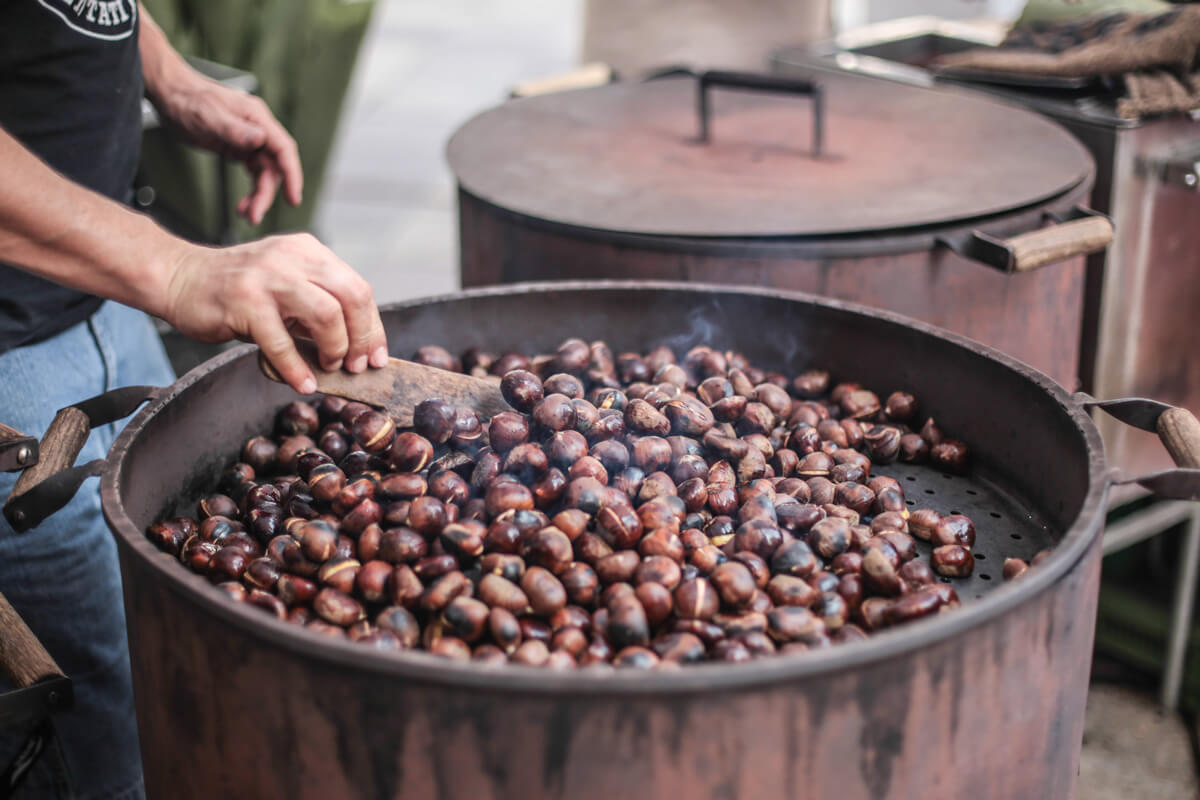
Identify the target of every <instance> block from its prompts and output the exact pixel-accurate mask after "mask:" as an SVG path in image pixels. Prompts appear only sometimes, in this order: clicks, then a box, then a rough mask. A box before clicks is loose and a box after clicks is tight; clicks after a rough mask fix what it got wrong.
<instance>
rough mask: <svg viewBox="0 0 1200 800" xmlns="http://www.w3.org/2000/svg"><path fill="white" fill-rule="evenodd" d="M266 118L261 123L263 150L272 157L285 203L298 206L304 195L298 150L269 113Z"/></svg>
mask: <svg viewBox="0 0 1200 800" xmlns="http://www.w3.org/2000/svg"><path fill="white" fill-rule="evenodd" d="M267 117H268V119H266V120H263V121H262V124H263V128H264V137H263V150H265V151H266V152H267V153H269V154H270V155H271V156H272V159H273V161H274V167H275V168H276V169H278V171H279V174H280V177H281V178H282V179H283V192H284V196H285V197H286V198H287V201H288V202H289V203H291V204H292V205H294V206H298V205H300V201H301V199H303V194H304V170H303V169H302V168H301V166H300V150H299V148H297V147H296V140H295V139H293V138H292V137H291V135H289V134H288V132H287V131H286V130H284V128H283V126H282V125H280V124H279V121H278V120H276V119H275V117H273V116H271V114H270V112H269V111H268V112H267Z"/></svg>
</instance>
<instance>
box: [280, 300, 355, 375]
mask: <svg viewBox="0 0 1200 800" xmlns="http://www.w3.org/2000/svg"><path fill="white" fill-rule="evenodd" d="M281 300H282V302H281V306H282V308H281V309H280V310H281V311H282V312H283V317H284V319H287V320H290V321H291V327H293V328H299V327H302V328H303V329H304V330H307V331H308V333H309V335H310V336H311V337H312V340H313V343H314V344H316V346H317V352H318V353H319V354H320V363H321V368H322V369H324V370H326V371H329V372H332V371H333V370H336V369H339V368H341V366H342V363H343V361H344V360H345V358H346V351H347V350H348V349H349V337H348V334H347V331H346V322H345V319H344V317H343V314H342V306H341V303H339V302H338V300H337V298H335V297H334V296H333V295H331V294H329V292H327V291H325V290H324V289H322V288H321V287H320V286H317V285H315V284H312V283H309V282H307V281H297V282H296V283H295V284H294V285H293V287H292V288H291V290H290V291H288V292H287V293H286V294H284V295H282V297H281Z"/></svg>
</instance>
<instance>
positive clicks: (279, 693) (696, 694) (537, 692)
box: [31, 283, 1197, 800]
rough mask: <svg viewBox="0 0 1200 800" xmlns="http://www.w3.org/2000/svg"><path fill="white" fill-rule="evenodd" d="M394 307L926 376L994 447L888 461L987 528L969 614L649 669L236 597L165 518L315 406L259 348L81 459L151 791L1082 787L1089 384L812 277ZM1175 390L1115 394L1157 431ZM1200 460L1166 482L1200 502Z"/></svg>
mask: <svg viewBox="0 0 1200 800" xmlns="http://www.w3.org/2000/svg"><path fill="white" fill-rule="evenodd" d="M384 319H385V322H386V324H387V327H388V333H389V339H390V342H391V346H392V349H393V352H395V353H398V354H405V355H407V354H408V353H411V352H412V351H413V350H414V349H415V348H416V347H417V346H418V345H421V344H426V343H439V344H442V345H444V346H446V347H448V348H451V349H453V350H462V349H465V348H467V347H470V346H486V347H488V348H489V349H493V350H498V351H503V350H507V349H516V350H523V351H527V352H538V351H544V350H547V349H549V348H552V347H554V346H555V345H556V344H557V343H558V342H559V341H561V340H562V339H563V338H565V337H567V336H581V337H584V338H586V339H595V338H603V339H605V340H607V341H608V342H609V343H610V344H611V346H612V347H613V348H614V349H615V350H617V351H618V352H619V351H621V350H626V349H648V348H649V347H650V346H652V345H654V344H659V343H666V344H669V345H671V346H673V347H675V348H676V349H677V350H679V351H681V352H682V350H683V349H685V348H687V347H690V346H691V345H694V344H697V343H700V342H707V343H709V344H711V345H713V346H716V347H721V348H733V349H737V350H741V351H743V352H744V353H745V354H746V355H747V356H749V357H750V358H751V359H752V360H753V361H754V362H755V363H758V364H761V365H762V366H763V367H766V368H777V369H780V370H792V371H798V370H799V369H801V368H802V367H810V366H816V367H824V368H828V369H831V370H832V371H833V373H834V376H835V378H838V377H852V378H854V379H856V380H860V381H862V382H863V383H864V384H865V385H867V386H872V387H878V388H879V389H880V390H881V391H889V390H891V389H893V388H900V387H903V388H905V389H907V390H909V391H912V392H913V393H915V394H916V395H917V397H918V398H920V401H921V402H922V404H923V409H924V410H925V411H926V412H927V413H929V414H932V415H933V416H935V417H936V418H937V419H938V421H939V423H940V424H941V425H942V426H943V427H944V429H946V430H947V431H953V432H954V434H955V435H957V436H961V437H962V438H963V439H965V440H966V441H968V442H969V443H970V444H971V447H972V448H973V454H974V456H973V465H972V468H971V472H970V474H969V476H968V477H952V476H949V475H945V474H942V473H940V472H938V471H936V470H934V469H931V468H927V467H910V466H904V465H892V466H889V467H886V468H882V467H881V468H878V470H877V471H880V472H883V473H885V474H892V475H894V476H895V477H897V478H898V479H900V480H903V481H904V482H905V487H906V493H907V494H908V495H909V497H910V498H913V497H920V498H921V501H920V502H921V505H928V506H931V507H933V508H935V509H937V510H939V511H941V512H951V511H961V512H963V513H966V514H969V515H971V516H972V517H973V518H974V519H975V520H976V521H977V524H978V528H979V531H980V536H979V540H978V541H977V543H976V546H975V553H976V558H977V560H978V562H977V563H978V566H977V568H976V571H975V573H974V575H973V576H972V577H971V578H970V579H968V580H964V581H961V582H959V583H957V584H956V586H957V589H958V592H959V594H960V596H961V597H962V598H963V600H964V604H963V607H962V608H960V609H957V610H955V611H954V612H953V613H947V614H940V615H937V616H935V617H933V618H928V619H925V620H922V621H919V622H916V623H912V624H910V625H906V626H903V627H900V628H896V629H891V630H887V631H884V632H882V633H880V634H878V635H876V636H873V637H872V638H871V639H869V640H867V641H864V642H858V643H854V644H847V645H840V646H836V647H832V648H829V649H824V650H816V651H809V652H807V653H803V654H800V655H797V656H780V657H776V658H767V659H762V660H757V661H754V662H751V663H747V664H737V665H728V664H725V665H722V664H706V665H700V666H695V667H688V668H684V669H682V670H677V671H670V672H665V671H663V672H651V673H643V672H637V673H636V674H635V673H633V672H630V671H617V672H608V673H595V672H589V671H587V670H579V671H568V672H547V671H542V670H534V669H528V668H521V667H512V668H505V669H486V668H482V667H480V666H479V665H476V664H469V663H467V664H461V663H452V662H449V661H445V660H442V659H438V658H436V657H433V656H429V655H426V654H423V653H413V652H407V653H386V652H382V651H375V650H372V649H370V648H367V647H364V646H361V645H355V644H352V643H350V642H347V641H337V640H331V639H329V638H327V637H323V636H320V635H318V634H316V633H313V632H310V631H307V630H303V629H299V628H298V627H297V626H294V625H289V624H287V623H284V622H281V621H278V620H276V619H274V618H272V617H269V616H268V615H265V614H263V613H262V612H260V611H258V610H256V609H254V608H251V607H250V606H247V605H244V604H236V603H233V602H231V601H230V600H229V599H228V598H227V597H226V596H225V595H224V594H223V593H222V592H221V591H220V590H218V589H216V588H215V587H213V586H212V585H210V584H209V583H208V582H207V581H206V580H205V579H203V578H202V577H201V576H199V575H196V574H193V573H191V572H189V571H187V570H186V569H184V568H183V567H182V566H181V565H180V564H178V563H177V562H176V561H175V560H174V559H173V558H171V557H170V556H168V555H166V554H164V553H162V552H160V551H158V550H157V549H156V548H155V547H154V545H153V544H152V543H151V542H150V541H149V540H148V539H147V538H146V537H145V534H144V531H145V529H146V527H147V525H149V524H150V523H151V522H152V521H154V520H155V519H158V518H159V517H160V516H161V515H163V514H164V513H172V512H175V511H177V510H181V509H183V508H190V507H191V506H192V503H194V502H195V499H196V497H197V496H199V495H200V494H201V493H202V492H204V491H205V487H206V486H210V485H211V483H212V481H213V480H214V476H215V474H216V473H217V471H218V470H219V469H220V468H221V467H222V466H223V465H224V464H226V463H228V461H229V460H230V459H231V458H232V457H233V456H234V454H236V453H237V452H238V451H239V448H240V445H241V443H242V442H243V441H244V440H245V439H246V438H247V437H249V436H250V435H253V434H255V433H258V432H260V431H262V430H265V429H267V428H268V427H269V426H270V425H271V422H272V420H273V417H274V414H275V411H276V409H277V408H278V407H279V406H280V405H282V404H283V403H285V402H287V401H288V400H290V399H292V397H293V395H292V394H291V393H290V391H289V390H288V389H287V388H286V387H284V386H281V385H279V384H275V383H271V382H270V381H268V380H267V379H266V378H264V377H263V376H262V373H261V372H260V371H259V367H258V361H257V358H256V357H255V351H254V350H253V349H252V348H242V349H239V350H236V351H232V352H229V353H226V354H224V355H222V356H219V357H218V358H215V359H213V360H212V361H209V362H208V363H206V364H204V365H202V366H201V367H198V368H197V369H195V370H193V371H192V372H190V373H188V375H186V376H185V377H183V378H182V379H180V380H179V381H178V382H177V383H176V384H174V385H173V386H171V387H169V388H168V389H165V390H159V391H156V392H152V394H153V395H154V398H153V401H152V402H151V403H150V404H149V405H148V406H147V407H145V408H143V409H142V410H141V411H140V412H139V413H138V415H137V417H136V418H135V419H134V420H133V421H132V422H131V423H130V425H129V426H128V427H127V428H126V429H125V432H124V433H123V434H122V435H121V437H120V438H119V439H118V441H117V442H116V444H115V446H114V448H113V451H112V453H111V454H110V457H109V459H108V461H107V463H104V462H100V463H99V464H98V465H97V464H93V465H91V467H85V468H82V469H83V471H84V472H86V471H87V470H88V469H98V468H100V467H102V468H103V481H102V495H103V505H104V512H105V516H106V517H107V519H108V521H109V524H110V525H111V527H112V529H113V531H114V533H115V534H116V537H117V541H118V545H119V550H120V557H121V563H122V570H123V574H124V585H125V603H126V613H127V618H128V623H129V636H130V646H131V653H132V662H133V675H134V684H135V690H136V693H137V703H138V718H139V725H140V730H141V742H142V749H143V755H144V761H145V774H146V780H147V785H148V788H149V790H150V793H151V796H152V797H170V798H211V797H254V798H288V799H289V800H294V798H329V797H338V798H422V799H423V798H471V799H472V800H474V799H475V798H496V799H497V800H500V799H502V798H503V799H506V800H527V798H531V797H537V798H572V800H575V799H577V798H581V799H583V800H589V799H591V798H597V799H599V798H612V797H621V798H662V797H672V796H679V797H684V796H686V797H736V798H745V799H747V800H753V799H755V798H770V799H771V800H777V798H780V797H788V798H808V797H811V798H817V797H830V796H837V797H840V798H845V800H856V799H857V798H863V799H864V800H865V799H866V798H875V799H878V798H930V797H938V798H941V797H945V798H956V797H968V796H969V797H978V798H1030V797H1037V798H1067V797H1071V796H1072V795H1073V792H1074V786H1075V779H1076V774H1077V770H1078V761H1079V751H1080V743H1081V738H1082V731H1083V713H1084V700H1085V695H1086V690H1087V678H1088V665H1089V662H1090V658H1091V644H1092V634H1093V625H1094V611H1095V602H1096V591H1097V581H1098V577H1099V563H1100V547H1099V536H1100V532H1101V528H1102V526H1103V523H1104V508H1105V498H1106V495H1107V493H1108V490H1109V487H1110V485H1111V484H1112V483H1113V482H1114V481H1117V480H1119V478H1118V476H1117V475H1116V474H1115V473H1112V472H1110V471H1109V469H1108V468H1107V467H1106V465H1105V462H1104V457H1103V451H1102V446H1101V442H1100V439H1099V437H1098V435H1097V433H1096V429H1095V427H1094V426H1093V424H1092V422H1091V420H1090V418H1089V417H1088V415H1087V413H1086V412H1085V410H1084V405H1085V404H1086V403H1087V400H1086V398H1083V397H1081V396H1072V395H1069V394H1067V393H1066V392H1065V391H1064V390H1063V389H1062V388H1060V387H1059V386H1058V385H1056V384H1055V383H1053V382H1052V381H1050V380H1049V379H1048V378H1047V377H1045V376H1043V375H1041V374H1038V373H1036V372H1034V371H1032V370H1030V369H1029V368H1027V367H1025V366H1024V365H1021V364H1019V363H1017V362H1015V361H1013V360H1011V359H1009V358H1008V357H1006V356H1002V355H999V354H997V353H995V352H994V351H990V350H987V349H985V348H983V347H981V346H979V345H976V344H974V343H972V342H969V341H967V340H964V339H961V338H957V337H955V336H953V335H949V334H945V333H943V332H940V331H937V330H935V329H933V328H931V327H928V326H925V325H923V324H920V323H912V322H910V321H908V320H905V319H904V318H901V317H899V316H896V315H892V314H889V313H882V312H876V311H871V310H869V309H864V308H862V307H857V306H851V305H849V304H843V303H839V302H836V301H828V300H820V299H816V298H813V297H810V296H806V295H800V294H789V293H777V292H774V293H773V292H765V291H755V290H745V291H735V290H731V289H720V288H716V287H706V286H684V285H679V284H658V285H656V284H651V285H645V284H632V283H631V284H620V283H617V284H605V283H590V284H571V283H555V284H543V285H529V286H520V287H509V288H501V289H493V290H479V291H473V292H466V293H462V294H458V295H451V296H447V297H444V298H435V299H432V300H422V301H415V302H411V303H405V304H401V305H397V306H393V307H391V308H390V309H388V310H387V311H386V312H385V315H384ZM84 405H85V406H86V407H87V409H88V412H89V414H92V413H100V412H99V411H98V409H99V406H98V405H97V404H96V403H91V404H90V405H89V404H84ZM1160 411H1161V409H1160V408H1156V407H1155V406H1154V404H1152V403H1148V402H1147V401H1133V402H1131V403H1125V404H1123V405H1118V406H1117V407H1115V412H1116V413H1118V414H1121V415H1122V416H1123V417H1124V418H1126V419H1136V420H1138V421H1139V424H1143V425H1145V424H1147V422H1148V421H1150V422H1151V423H1152V422H1153V420H1154V419H1155V418H1158V416H1159V412H1160ZM66 416H70V415H69V414H67V415H66ZM1166 416H1167V415H1165V414H1164V415H1163V418H1165V417H1166ZM1193 422H1194V421H1193ZM1160 424H1161V422H1160ZM48 439H49V437H48ZM49 449H50V448H48V447H45V446H44V447H43V452H44V453H45V452H48V451H49ZM1193 457H1194V454H1193ZM1192 463H1195V462H1194V461H1193V462H1192ZM1196 474H1197V473H1196V470H1190V471H1189V470H1174V471H1172V472H1170V473H1168V474H1165V475H1159V476H1157V477H1156V478H1154V479H1152V480H1151V481H1150V484H1151V485H1153V486H1155V487H1156V488H1159V489H1164V488H1165V489H1166V490H1167V491H1169V492H1173V493H1175V494H1187V493H1191V494H1195V491H1194V489H1193V488H1192V487H1195V486H1196V485H1197V484H1196ZM52 480H53V479H52ZM31 494H32V491H31ZM1051 545H1053V546H1054V547H1055V549H1054V551H1053V554H1052V555H1051V556H1050V557H1049V558H1048V559H1047V560H1046V561H1045V562H1044V563H1043V564H1042V565H1041V566H1039V567H1037V568H1035V569H1033V570H1031V571H1030V572H1029V573H1028V574H1027V575H1026V576H1025V577H1023V578H1021V579H1020V580H1018V581H1015V582H1012V583H1003V582H1002V581H1001V580H1000V565H1001V562H1002V561H1003V559H1004V557H1005V556H1020V557H1023V558H1029V557H1031V556H1032V555H1033V554H1035V553H1036V552H1038V551H1040V550H1041V549H1043V548H1045V547H1047V546H1051Z"/></svg>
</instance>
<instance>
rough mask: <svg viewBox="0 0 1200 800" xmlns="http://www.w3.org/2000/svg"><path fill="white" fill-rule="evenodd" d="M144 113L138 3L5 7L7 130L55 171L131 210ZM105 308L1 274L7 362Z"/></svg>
mask: <svg viewBox="0 0 1200 800" xmlns="http://www.w3.org/2000/svg"><path fill="white" fill-rule="evenodd" d="M141 103H142V66H141V57H140V55H139V53H138V6H137V0H113V1H112V2H104V0H0V127H3V128H4V130H6V131H7V132H8V133H9V134H11V135H12V136H14V137H15V138H17V139H18V140H20V141H21V143H22V144H24V145H25V146H26V147H27V148H29V149H30V150H31V151H33V152H34V153H36V154H37V155H38V156H40V157H41V158H42V160H43V161H45V162H46V163H48V164H49V165H50V166H51V167H53V168H54V169H56V170H58V171H59V172H61V173H62V174H64V175H66V176H67V177H68V178H70V179H71V180H73V181H75V182H76V183H80V184H83V185H84V186H87V187H88V188H91V189H94V190H95V191H97V192H100V193H102V194H105V195H107V196H109V197H111V198H113V199H116V200H120V201H125V200H127V199H128V196H129V192H130V189H131V187H132V185H133V175H134V171H135V170H136V169H137V161H138V155H139V149H140V147H141V128H142V111H141ZM0 180H4V177H3V173H2V172H0ZM100 303H101V300H100V299H99V298H97V297H93V296H92V295H88V294H84V293H82V292H77V291H75V290H73V289H66V288H63V287H61V286H57V285H55V284H53V283H50V282H49V281H45V280H42V279H41V278H37V277H34V276H33V275H30V274H29V273H27V272H22V271H21V270H19V269H15V268H13V267H9V266H6V265H3V264H0V353H3V352H6V351H8V350H11V349H12V348H14V347H19V346H21V345H26V344H32V343H34V342H38V341H41V340H43V339H46V338H48V337H50V336H53V335H54V334H56V333H59V332H61V331H64V330H66V329H67V328H69V327H71V326H72V325H74V324H76V323H77V322H80V321H82V320H84V319H86V318H87V317H89V316H91V314H92V313H93V312H94V311H95V310H96V309H97V308H99V307H100Z"/></svg>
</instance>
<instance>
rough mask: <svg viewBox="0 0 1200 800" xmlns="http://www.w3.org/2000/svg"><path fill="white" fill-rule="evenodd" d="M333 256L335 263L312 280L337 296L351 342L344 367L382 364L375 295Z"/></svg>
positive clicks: (384, 348)
mask: <svg viewBox="0 0 1200 800" xmlns="http://www.w3.org/2000/svg"><path fill="white" fill-rule="evenodd" d="M333 258H334V265H333V266H332V267H331V268H327V269H323V270H321V271H320V272H319V273H318V274H317V275H315V276H314V278H313V280H315V281H316V282H317V283H318V284H319V285H320V286H322V287H323V288H324V289H325V290H326V291H328V292H329V293H330V294H331V295H333V296H334V297H336V298H337V300H338V302H339V303H341V306H342V309H343V311H344V313H345V320H346V329H347V333H348V336H349V342H350V345H349V348H348V350H347V352H346V359H345V362H346V369H348V370H349V371H351V372H362V371H363V370H364V369H366V368H367V365H368V364H370V365H371V366H373V367H382V366H383V365H384V364H386V363H387V337H386V334H385V333H384V331H383V321H382V320H380V318H379V309H378V308H377V307H376V305H375V295H374V293H373V292H372V291H371V287H370V286H369V285H368V284H367V282H366V281H365V280H363V279H362V277H361V276H360V275H359V274H358V273H356V272H355V271H354V270H353V269H351V268H350V266H349V265H347V264H346V263H345V262H343V261H341V260H340V259H337V258H336V257H333Z"/></svg>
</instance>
